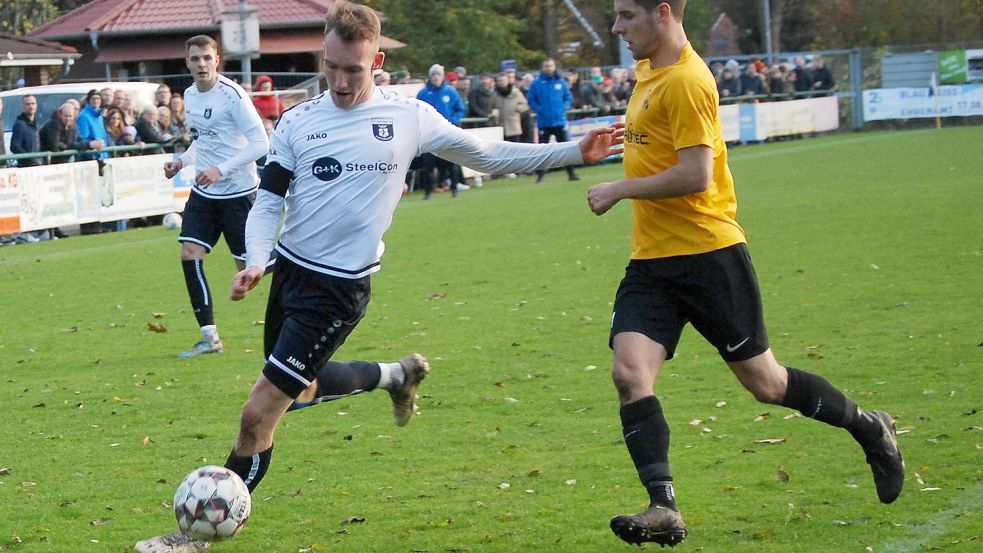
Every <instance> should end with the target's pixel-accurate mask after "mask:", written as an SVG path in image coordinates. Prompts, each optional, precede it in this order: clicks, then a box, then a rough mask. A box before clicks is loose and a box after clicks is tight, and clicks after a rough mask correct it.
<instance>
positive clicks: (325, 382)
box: [317, 361, 381, 401]
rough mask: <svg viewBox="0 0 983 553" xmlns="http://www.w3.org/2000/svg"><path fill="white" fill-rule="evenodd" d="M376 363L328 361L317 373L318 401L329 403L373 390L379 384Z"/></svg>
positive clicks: (379, 373)
mask: <svg viewBox="0 0 983 553" xmlns="http://www.w3.org/2000/svg"><path fill="white" fill-rule="evenodd" d="M380 375H381V370H380V369H379V364H378V363H368V362H366V361H328V362H327V363H325V364H324V366H323V367H321V368H320V369H319V370H318V371H317V396H318V400H319V401H331V400H333V399H340V398H343V397H347V396H351V395H355V394H360V393H362V392H368V391H370V390H374V389H375V387H376V386H377V385H378V384H379V377H380Z"/></svg>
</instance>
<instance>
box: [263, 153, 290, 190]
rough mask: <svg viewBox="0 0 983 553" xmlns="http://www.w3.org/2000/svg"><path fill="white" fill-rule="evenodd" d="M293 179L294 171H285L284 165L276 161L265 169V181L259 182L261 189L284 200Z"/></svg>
mask: <svg viewBox="0 0 983 553" xmlns="http://www.w3.org/2000/svg"><path fill="white" fill-rule="evenodd" d="M293 178H294V174H293V171H288V170H286V169H284V168H283V166H282V165H280V164H279V163H277V162H275V161H274V162H273V163H269V164H267V165H266V167H264V168H263V179H262V180H261V181H259V189H260V190H266V191H267V192H272V193H274V194H276V195H277V196H280V197H281V198H284V197H286V196H287V189H288V188H289V187H290V180H291V179H293Z"/></svg>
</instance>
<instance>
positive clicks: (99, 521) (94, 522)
mask: <svg viewBox="0 0 983 553" xmlns="http://www.w3.org/2000/svg"><path fill="white" fill-rule="evenodd" d="M110 520H112V519H111V518H97V519H95V520H90V521H89V524H90V525H92V526H102V525H103V524H106V523H107V522H109V521H110Z"/></svg>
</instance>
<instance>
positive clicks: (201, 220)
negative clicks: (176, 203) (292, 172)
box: [177, 192, 256, 261]
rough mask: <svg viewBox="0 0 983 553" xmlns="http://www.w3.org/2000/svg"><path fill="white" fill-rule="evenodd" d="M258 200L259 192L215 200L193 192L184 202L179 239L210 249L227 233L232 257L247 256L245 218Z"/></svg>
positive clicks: (227, 241)
mask: <svg viewBox="0 0 983 553" xmlns="http://www.w3.org/2000/svg"><path fill="white" fill-rule="evenodd" d="M255 201H256V193H255V192H254V193H252V194H249V195H247V196H239V197H238V198H228V199H224V200H216V199H213V198H206V197H204V196H202V195H201V194H195V193H193V192H192V193H191V196H190V197H188V203H186V204H185V205H184V215H183V216H182V222H181V236H179V237H178V239H177V240H178V242H189V243H191V244H198V245H199V246H202V247H204V248H205V249H206V250H208V251H209V252H211V251H212V248H214V247H215V244H217V243H218V239H219V236H223V235H224V236H225V243H226V244H227V245H228V246H229V251H231V252H232V257H234V258H236V259H238V260H240V261H245V260H246V218H247V217H249V210H250V209H251V208H252V207H253V202H255Z"/></svg>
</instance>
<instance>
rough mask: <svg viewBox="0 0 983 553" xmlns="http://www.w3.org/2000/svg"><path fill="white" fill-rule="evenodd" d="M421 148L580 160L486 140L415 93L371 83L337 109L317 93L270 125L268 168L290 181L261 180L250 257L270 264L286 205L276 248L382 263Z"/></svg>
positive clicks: (543, 148)
mask: <svg viewBox="0 0 983 553" xmlns="http://www.w3.org/2000/svg"><path fill="white" fill-rule="evenodd" d="M425 152H431V153H433V154H436V155H438V156H440V157H444V158H446V159H448V160H450V161H452V162H454V163H457V164H460V165H467V166H469V167H473V168H475V169H478V170H482V171H485V172H488V173H499V174H502V173H521V172H527V171H533V170H535V169H546V168H550V167H559V166H562V165H571V164H579V163H583V157H582V155H581V152H580V147H579V145H578V144H577V143H575V142H574V143H571V142H566V143H560V144H549V145H542V144H517V143H512V142H486V141H482V140H480V139H478V138H477V137H475V136H474V135H473V134H471V133H468V132H467V131H464V130H462V129H460V128H458V127H455V126H454V125H452V124H450V123H449V122H448V121H447V120H446V119H445V118H444V117H443V116H441V115H440V114H439V113H437V111H436V110H435V109H434V108H433V107H431V106H430V105H428V104H426V103H423V102H420V101H419V100H417V99H415V98H396V97H394V96H387V95H385V94H383V93H382V92H381V91H380V90H379V89H376V90H375V92H374V93H373V95H372V97H371V98H370V99H369V100H368V101H366V102H364V103H362V104H359V105H357V106H355V107H354V108H352V109H340V108H338V107H336V106H335V105H334V102H332V101H331V98H330V97H329V96H328V95H327V94H321V95H320V96H316V97H314V98H311V99H310V100H307V101H306V102H303V103H301V104H298V105H296V106H294V107H292V108H290V109H289V110H287V111H286V112H284V114H283V115H282V116H281V118H280V122H279V123H278V124H277V126H276V129H275V130H274V131H273V135H272V137H271V138H270V153H269V156H268V157H267V168H269V167H270V165H271V164H273V163H277V164H279V165H280V166H281V167H283V168H284V169H286V170H288V171H290V172H291V173H293V180H292V181H291V182H290V185H289V188H288V189H287V192H286V197H285V198H284V197H282V196H281V195H278V194H276V193H274V192H271V191H269V190H267V189H266V185H264V186H263V188H261V189H260V191H259V195H258V196H257V199H256V204H255V205H254V206H253V209H252V210H251V211H250V212H249V219H248V221H247V223H246V249H247V254H246V263H247V265H249V266H259V267H264V266H265V265H266V262H267V260H268V259H269V256H270V250H271V249H272V248H273V244H274V241H275V239H276V228H277V223H278V222H279V217H280V213H281V212H282V210H283V208H284V204H285V207H286V215H285V217H284V221H283V229H282V231H281V233H280V239H279V244H278V245H277V247H276V249H277V251H278V252H279V253H280V255H282V256H283V257H285V258H287V259H289V260H291V261H293V262H294V263H297V264H299V265H301V266H303V267H306V268H308V269H311V270H314V271H318V272H321V273H324V274H329V275H333V276H338V277H342V278H361V277H363V276H366V275H368V274H370V273H373V272H375V271H377V270H379V258H380V256H381V255H382V249H383V248H382V247H381V244H382V235H383V234H384V233H385V232H386V230H387V229H388V228H389V225H390V223H391V222H392V216H393V211H394V210H395V209H396V205H397V204H398V203H399V199H400V197H401V196H402V192H403V182H404V177H405V175H406V172H407V171H408V170H409V167H410V163H411V162H412V161H413V158H415V157H417V156H418V155H420V154H421V153H425Z"/></svg>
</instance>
